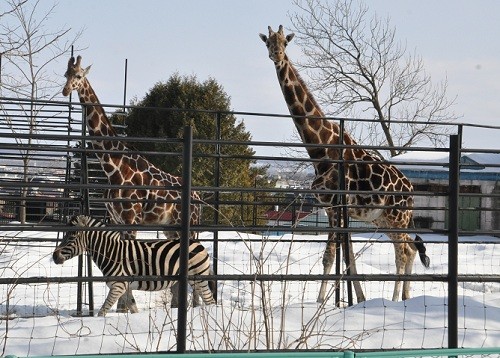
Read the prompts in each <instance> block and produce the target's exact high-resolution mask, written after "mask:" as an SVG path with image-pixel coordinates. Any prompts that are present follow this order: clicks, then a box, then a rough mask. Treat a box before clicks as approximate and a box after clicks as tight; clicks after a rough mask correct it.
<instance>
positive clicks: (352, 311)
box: [0, 231, 500, 356]
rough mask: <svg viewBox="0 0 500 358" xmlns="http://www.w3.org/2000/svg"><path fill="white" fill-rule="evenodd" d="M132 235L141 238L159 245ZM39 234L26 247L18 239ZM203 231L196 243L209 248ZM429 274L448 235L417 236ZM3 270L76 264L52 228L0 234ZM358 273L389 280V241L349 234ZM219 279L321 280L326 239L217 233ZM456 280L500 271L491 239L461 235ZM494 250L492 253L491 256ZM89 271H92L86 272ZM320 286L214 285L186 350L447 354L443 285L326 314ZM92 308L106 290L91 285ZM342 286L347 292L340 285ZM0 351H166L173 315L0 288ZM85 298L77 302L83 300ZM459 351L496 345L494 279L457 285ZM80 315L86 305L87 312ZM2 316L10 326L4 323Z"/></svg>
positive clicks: (376, 287) (381, 285)
mask: <svg viewBox="0 0 500 358" xmlns="http://www.w3.org/2000/svg"><path fill="white" fill-rule="evenodd" d="M156 235H157V234H156V233H155V232H141V233H139V237H140V238H156ZM28 237H29V238H32V239H36V240H34V241H31V242H30V241H29V240H28V239H27V238H28ZM212 237H213V235H212V233H208V232H207V233H201V234H200V238H201V239H202V240H208V241H204V244H205V246H206V247H207V248H208V250H209V251H210V252H212V249H213V248H212V244H211V242H210V241H209V240H210V239H211V238H212ZM422 237H423V239H424V241H425V242H426V245H427V254H428V255H429V257H430V259H431V267H430V268H429V269H425V268H424V267H423V266H422V265H421V264H420V262H417V261H418V259H417V260H416V262H415V265H414V273H416V274H436V275H444V274H446V273H447V260H448V256H447V246H446V237H443V236H440V235H422ZM0 238H3V239H9V238H10V239H11V241H8V240H5V241H4V244H3V245H2V246H1V248H0V273H1V277H2V278H9V277H47V278H48V277H73V276H76V275H77V262H78V260H77V259H76V258H75V259H72V260H69V261H67V262H65V263H64V264H63V265H56V264H55V263H54V262H53V261H52V252H53V249H54V247H55V242H54V241H44V240H49V239H50V240H54V239H56V238H57V233H55V232H36V231H29V232H28V231H26V232H13V231H12V232H2V233H0ZM353 239H354V240H355V241H356V242H355V246H354V247H355V251H356V252H357V255H358V257H357V261H356V262H357V267H358V272H359V273H362V274H385V273H395V266H394V254H393V248H392V245H391V244H390V242H389V240H388V239H387V237H386V236H384V235H381V234H373V233H372V234H360V235H356V237H354V238H353ZM219 240H220V243H219V253H220V255H219V262H218V267H219V274H257V273H260V274H320V273H321V272H322V264H321V259H322V254H323V250H324V247H325V242H326V236H325V235H292V234H287V235H283V236H265V235H252V234H246V233H239V232H220V233H219ZM460 240H461V243H460V245H459V273H460V274H467V275H482V276H487V275H491V274H498V271H499V268H500V267H499V266H500V250H498V244H499V242H500V241H499V240H498V239H497V238H492V237H485V236H475V237H462V238H460ZM495 249H496V250H495ZM93 272H94V274H95V275H96V276H97V275H98V274H99V271H98V269H97V268H95V267H94V269H93ZM319 284H320V283H319V282H317V281H308V282H305V281H287V282H277V281H275V282H248V281H235V280H231V281H219V282H218V304H217V305H216V306H201V307H196V308H192V307H190V308H189V311H188V329H187V332H188V342H187V349H188V350H193V351H194V350H196V351H199V350H255V349H335V350H340V349H364V350H374V349H393V348H396V349H413V348H417V349H420V348H442V347H447V344H448V343H447V339H448V338H447V326H448V319H447V312H448V305H447V283H445V282H440V281H439V280H434V281H431V282H415V281H413V282H412V290H411V293H412V298H411V299H409V300H406V301H402V302H401V301H400V302H392V301H391V300H390V298H391V297H392V290H393V283H392V282H370V281H368V282H362V287H363V289H364V292H365V295H366V297H367V301H366V302H362V303H358V304H354V305H353V306H351V307H340V308H339V307H335V305H334V304H333V295H332V293H333V282H331V284H330V285H329V288H330V291H329V295H330V296H329V297H330V299H329V300H328V301H327V302H326V303H325V304H324V305H320V304H318V303H316V296H317V293H318V290H319ZM93 287H94V301H95V308H96V312H97V310H98V309H99V308H100V306H101V305H102V303H103V302H104V298H105V295H106V293H107V287H106V286H105V284H104V283H102V282H97V283H94V285H93ZM343 288H344V287H343ZM0 294H1V296H0V297H1V301H0V318H1V319H0V349H1V355H18V356H40V355H44V356H46V355H75V354H108V353H130V352H158V351H172V350H173V351H175V349H176V335H175V332H176V329H177V309H176V308H170V306H169V304H168V297H166V296H167V295H166V293H165V292H142V291H134V296H135V298H136V301H137V304H138V307H139V313H137V314H123V313H116V312H115V311H114V309H115V308H116V307H114V308H113V309H112V310H111V312H110V313H108V315H107V316H106V317H104V318H102V317H88V316H84V317H78V316H75V308H76V284H74V283H65V284H57V283H48V282H47V283H43V284H18V285H6V284H3V285H0ZM85 302H86V299H85ZM458 307H459V320H458V322H459V332H458V334H459V346H460V347H495V346H498V342H500V320H499V319H498V317H500V283H499V282H494V283H492V282H464V283H461V284H460V287H459V302H458ZM85 310H88V306H87V305H85ZM7 318H8V319H7Z"/></svg>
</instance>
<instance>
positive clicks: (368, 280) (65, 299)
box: [0, 98, 500, 356]
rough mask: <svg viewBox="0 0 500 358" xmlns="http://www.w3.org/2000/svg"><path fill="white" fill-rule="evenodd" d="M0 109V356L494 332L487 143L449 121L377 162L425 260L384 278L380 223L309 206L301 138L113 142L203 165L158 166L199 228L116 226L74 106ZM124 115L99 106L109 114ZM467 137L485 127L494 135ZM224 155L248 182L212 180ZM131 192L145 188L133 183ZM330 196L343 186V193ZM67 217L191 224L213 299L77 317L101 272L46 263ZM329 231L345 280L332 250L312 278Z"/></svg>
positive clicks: (498, 214)
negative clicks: (443, 133) (469, 144)
mask: <svg viewBox="0 0 500 358" xmlns="http://www.w3.org/2000/svg"><path fill="white" fill-rule="evenodd" d="M0 108H2V112H1V114H0V137H2V140H1V141H0V143H1V144H0V219H1V224H0V232H1V233H0V240H1V246H0V272H1V277H0V300H1V301H0V304H1V305H0V347H1V352H2V355H5V354H16V355H19V356H35V355H66V354H71V355H75V354H106V353H130V352H170V351H176V350H177V349H178V347H179V345H180V344H184V345H185V346H186V350H187V351H193V352H198V351H211V352H218V351H225V352H226V351H229V352H235V351H237V352H241V351H259V350H272V351H290V350H311V351H325V350H339V351H340V350H346V349H349V350H354V351H356V350H360V351H361V350H388V349H427V348H445V347H448V346H449V345H450V344H453V341H455V342H456V345H457V347H494V346H497V345H498V342H499V341H500V323H499V322H498V319H496V317H499V316H500V303H499V302H500V275H499V274H498V272H499V269H500V251H499V243H500V239H499V237H500V150H486V149H481V148H467V149H466V150H465V149H462V148H461V147H460V143H461V141H460V139H461V136H467V133H468V130H469V129H470V126H468V125H457V124H455V125H450V131H451V132H452V133H453V135H452V136H451V137H450V143H449V145H448V146H447V147H446V148H435V147H433V146H430V145H429V146H421V147H418V148H411V149H409V152H408V154H407V155H405V156H403V157H402V158H398V159H397V160H396V159H395V160H388V161H387V162H388V163H391V164H394V165H396V166H397V167H398V168H400V170H401V171H402V172H403V173H404V174H405V175H406V176H407V177H408V178H409V179H410V181H412V183H413V185H414V190H415V191H414V199H415V200H414V208H413V210H414V221H415V225H414V227H411V228H409V229H407V230H405V231H407V232H408V233H409V234H410V235H411V236H412V237H415V235H416V234H418V235H419V236H421V237H422V239H423V242H424V244H425V247H426V250H427V251H426V254H427V255H428V256H429V258H430V261H431V265H430V267H429V268H428V269H426V268H424V266H423V265H421V264H420V261H419V260H418V259H417V260H415V263H414V265H413V273H412V274H411V275H402V276H400V275H395V263H394V249H393V244H392V243H391V241H390V240H389V238H388V237H387V233H390V232H393V231H395V229H394V228H387V229H381V228H376V227H374V226H372V225H369V224H365V223H361V222H357V221H355V220H345V221H344V223H343V225H342V226H339V227H333V228H332V227H329V226H328V223H327V220H326V215H325V207H324V206H322V205H319V204H318V203H317V202H316V201H315V200H314V195H315V194H317V191H315V190H312V189H311V182H312V180H313V178H314V173H313V172H312V170H311V160H310V159H309V158H308V157H307V154H306V153H305V151H304V150H303V149H302V148H303V144H302V143H296V142H294V143H283V142H262V141H259V140H258V138H257V139H254V140H253V141H251V142H235V141H227V140H224V138H222V136H221V133H218V132H217V131H216V132H214V133H213V136H212V137H211V138H197V137H196V136H194V138H191V137H190V136H188V135H187V136H184V138H139V137H130V136H128V137H125V136H120V137H119V139H120V140H123V141H126V142H130V143H133V142H151V143H155V142H158V143H159V142H161V143H168V144H170V145H171V147H170V148H174V149H171V150H169V151H168V152H156V151H150V152H147V153H144V152H141V155H142V154H144V155H146V154H147V155H148V158H150V160H151V161H153V162H154V161H155V157H158V158H159V157H169V156H171V157H175V158H184V159H185V153H186V148H191V149H192V158H191V159H192V165H193V166H196V165H197V163H198V164H199V163H203V165H204V169H205V170H206V172H207V173H208V172H210V173H214V175H213V181H212V182H211V183H210V184H209V185H206V184H203V185H201V184H200V183H196V182H193V181H192V178H191V177H190V174H191V170H190V168H189V167H187V165H188V164H189V161H185V160H184V161H183V163H185V164H186V165H183V166H182V167H181V168H180V170H179V171H178V172H175V173H173V174H175V175H178V176H181V177H183V178H187V180H188V181H191V189H192V190H194V191H196V192H198V194H199V202H197V203H195V204H198V205H200V207H201V213H202V214H201V221H200V222H199V223H197V224H195V225H176V226H172V225H166V224H164V225H159V224H154V225H132V226H131V225H120V224H116V223H112V222H110V218H109V215H108V213H107V210H106V208H105V203H106V202H107V201H109V200H115V201H120V200H127V198H113V199H109V198H106V197H105V196H104V194H105V192H106V190H107V189H113V188H116V186H113V185H112V184H109V183H108V181H107V180H106V177H105V175H104V174H103V173H102V171H101V170H100V165H99V164H98V162H97V159H96V157H95V150H94V149H91V147H90V146H89V145H88V143H89V141H90V140H91V139H92V138H91V137H89V136H88V135H87V134H86V132H85V126H84V124H83V123H82V113H81V111H80V109H79V108H80V104H79V103H73V104H68V103H61V102H43V101H39V102H34V103H30V102H28V101H19V100H13V99H7V98H2V99H1V101H0ZM28 109H29V111H28ZM128 110H129V108H123V107H122V106H121V107H112V106H110V107H109V108H107V112H108V113H116V114H117V116H125V115H126V113H127V111H128ZM139 110H140V109H139ZM149 110H151V109H149ZM154 110H155V111H172V110H171V109H159V108H157V109H154ZM205 115H207V116H210V117H212V118H213V121H214V122H215V123H217V122H218V121H224V118H225V116H228V115H236V116H244V118H245V121H262V120H266V121H287V120H290V118H288V117H287V116H277V115H264V114H252V113H244V114H243V113H237V112H235V113H217V112H213V113H212V112H206V113H205ZM331 120H337V119H331ZM343 121H345V122H346V123H345V124H346V126H348V125H349V121H348V120H343ZM358 121H359V120H358ZM195 125H196V123H195ZM214 127H215V128H220V126H217V125H215V126H214ZM120 128H121V126H119V125H118V124H115V129H117V130H118V131H119V130H120ZM474 129H475V130H479V131H480V130H481V129H480V128H479V129H478V128H474ZM483 130H484V131H490V132H491V131H496V132H498V134H500V128H487V129H486V128H485V129H483ZM186 133H190V132H189V130H187V131H186ZM238 145H239V146H241V145H248V146H252V147H259V148H262V147H264V148H268V149H269V152H270V153H273V154H272V155H267V156H234V155H233V156H232V155H231V150H230V149H231V147H233V146H238ZM131 147H132V146H131ZM366 149H367V150H383V149H384V148H377V147H368V148H366ZM131 150H132V151H134V150H135V149H131ZM443 158H445V160H443ZM201 159H203V161H201ZM235 160H240V161H246V162H247V163H251V165H252V166H266V165H268V166H269V167H268V168H267V170H266V174H265V175H262V174H259V175H256V176H255V177H254V178H251V179H252V180H250V181H248V182H249V183H251V184H250V185H241V184H239V183H236V184H228V183H227V181H224V177H223V176H222V177H220V176H218V175H216V173H225V172H226V171H227V170H231V168H232V167H234V163H235ZM193 169H194V168H193ZM185 183H186V181H185V182H184V185H185ZM184 185H183V187H182V188H177V189H178V190H181V189H183V188H184ZM143 189H144V190H148V189H150V187H148V185H147V184H144V185H143ZM336 193H337V194H339V196H340V197H342V195H349V194H352V193H350V192H349V191H348V190H346V189H345V188H339V189H338V190H337V191H336ZM385 194H388V193H385ZM389 194H390V193H389ZM185 198H186V196H184V197H183V199H185ZM188 198H189V196H188ZM188 203H189V200H188ZM190 204H193V203H190ZM187 206H188V207H189V204H188V205H187ZM184 207H186V206H184ZM339 208H340V209H341V208H342V205H341V204H339ZM23 213H24V214H23ZM81 213H84V214H90V215H91V216H92V217H95V218H97V219H99V220H103V221H106V222H107V226H106V227H105V228H104V229H107V228H109V229H110V230H120V231H129V230H137V232H138V234H137V237H138V238H140V239H157V238H160V239H162V238H164V234H163V232H165V231H166V232H168V231H179V232H183V231H187V230H189V231H191V232H194V233H196V234H197V235H198V239H199V240H200V241H201V242H202V243H203V245H204V246H205V247H206V248H207V250H208V251H209V254H210V256H211V259H212V269H213V271H214V275H212V278H213V279H215V280H216V281H217V305H214V306H205V305H202V306H200V307H189V308H188V310H187V311H186V312H185V315H184V316H182V314H180V313H181V312H180V311H181V310H180V309H178V308H175V307H171V306H170V300H171V298H170V296H169V293H168V292H164V291H159V292H148V291H144V292H139V291H134V297H135V300H136V303H137V307H138V309H139V313H137V314H130V313H117V312H116V311H115V309H116V306H115V307H114V308H112V309H111V310H110V311H109V313H108V315H107V316H106V318H101V317H93V316H95V315H96V314H97V310H98V308H99V307H100V305H101V304H102V302H104V299H105V297H106V294H107V288H106V285H105V282H106V281H108V280H110V278H109V277H103V276H102V275H101V273H100V271H99V270H98V269H97V267H96V266H95V265H94V264H93V263H92V261H91V260H90V259H88V258H84V259H82V260H80V261H78V260H77V259H73V260H72V261H71V262H70V261H68V262H66V263H65V264H64V265H62V266H58V265H56V264H55V263H54V262H53V261H52V259H51V258H52V253H53V251H54V249H55V247H56V245H57V244H58V243H60V241H61V239H62V237H63V235H64V233H65V232H67V231H68V230H70V229H71V227H69V226H68V225H67V224H66V223H67V219H68V218H69V217H71V216H73V215H75V214H81ZM23 215H24V217H23ZM396 231H397V230H396ZM331 232H335V233H337V234H338V235H339V240H343V239H345V237H346V235H345V234H350V235H351V240H352V242H353V251H354V257H355V260H356V264H357V271H358V272H357V274H356V275H355V274H352V273H350V272H349V267H346V265H345V262H344V261H343V260H342V259H341V254H342V252H341V250H338V253H337V258H336V261H335V262H336V267H335V268H334V271H333V272H332V273H331V274H330V275H327V276H325V275H323V273H322V256H323V252H324V250H325V245H326V242H327V240H328V233H331ZM338 247H340V245H338ZM113 279H120V278H116V277H115V278H113ZM121 279H123V277H121ZM150 279H152V280H154V279H155V278H154V277H151V278H150ZM156 279H157V278H156ZM171 279H173V280H176V279H179V277H172V278H171ZM323 279H328V290H327V299H326V301H325V302H323V303H317V302H316V300H317V297H318V291H319V289H320V284H321V281H322V280H323ZM396 280H403V281H407V280H409V281H411V290H410V294H411V298H410V299H408V300H405V301H399V302H393V301H391V298H392V291H393V286H394V282H395V281H396ZM353 281H360V282H361V287H362V289H363V291H364V294H365V296H366V301H364V302H359V303H358V302H356V300H355V298H354V297H353V291H352V289H351V285H352V282H353ZM336 282H338V284H336ZM179 323H180V324H181V325H182V324H183V325H184V328H185V332H186V334H185V335H182V334H181V332H180V331H179V330H178V327H179ZM20 341H22V342H23V348H22V349H20V348H19V347H20V345H19V344H18V342H20ZM180 342H181V343H180ZM450 342H451V343H450Z"/></svg>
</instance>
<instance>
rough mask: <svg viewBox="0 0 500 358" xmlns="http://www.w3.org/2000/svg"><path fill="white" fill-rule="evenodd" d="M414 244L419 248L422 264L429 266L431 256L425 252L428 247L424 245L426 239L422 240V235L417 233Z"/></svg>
mask: <svg viewBox="0 0 500 358" xmlns="http://www.w3.org/2000/svg"><path fill="white" fill-rule="evenodd" d="M414 244H415V247H416V248H417V250H418V255H419V256H420V261H422V264H423V265H424V266H425V267H427V268H428V267H429V266H430V264H431V259H430V258H429V256H427V255H426V254H425V251H426V248H425V245H424V240H422V238H421V237H420V236H418V235H416V237H415V241H414Z"/></svg>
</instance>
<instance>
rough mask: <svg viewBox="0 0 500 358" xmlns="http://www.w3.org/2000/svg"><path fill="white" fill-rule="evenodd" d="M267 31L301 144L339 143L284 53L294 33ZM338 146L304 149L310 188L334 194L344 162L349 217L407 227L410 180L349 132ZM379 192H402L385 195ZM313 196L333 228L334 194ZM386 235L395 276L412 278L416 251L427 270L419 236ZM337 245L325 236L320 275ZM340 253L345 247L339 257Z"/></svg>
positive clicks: (396, 290) (326, 270) (330, 263)
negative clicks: (309, 168)
mask: <svg viewBox="0 0 500 358" xmlns="http://www.w3.org/2000/svg"><path fill="white" fill-rule="evenodd" d="M268 30H269V35H268V36H266V35H263V34H260V38H261V39H262V40H263V41H264V42H265V43H266V46H267V48H268V51H269V57H270V59H271V60H272V61H273V62H274V65H275V67H276V72H277V75H278V81H279V84H280V87H281V90H282V92H283V96H284V97H285V101H286V104H287V106H288V109H289V111H290V114H291V115H293V116H294V117H293V121H294V123H295V126H296V128H297V130H298V132H299V134H300V137H301V139H302V141H303V142H304V143H306V144H318V145H323V144H340V143H341V142H340V135H341V133H340V127H339V125H338V124H337V123H335V122H333V121H331V120H327V119H324V117H325V115H324V113H323V111H322V110H321V108H320V107H319V105H318V104H317V102H316V101H315V99H314V97H313V96H312V94H311V93H310V92H309V90H308V88H307V86H306V84H305V82H304V81H303V80H302V78H301V77H300V76H299V73H298V72H297V70H296V69H295V67H294V66H293V65H292V63H291V62H290V61H289V59H288V56H287V55H286V53H285V48H286V46H287V45H288V43H289V42H290V41H291V40H292V38H293V37H294V34H293V33H292V34H289V35H286V36H285V34H284V32H283V26H281V25H280V27H279V30H278V31H277V32H274V31H273V30H272V29H271V27H270V26H269V27H268ZM342 143H343V144H345V145H347V146H354V147H347V148H345V149H343V150H342V151H341V150H339V149H338V148H326V147H321V146H318V147H315V146H308V147H307V152H308V154H309V156H310V157H311V158H312V159H316V160H318V161H314V163H313V165H314V170H315V174H316V177H315V179H314V181H313V184H312V188H313V189H316V190H338V189H339V164H338V163H336V162H334V161H335V160H337V161H338V160H340V159H343V160H345V163H344V164H343V166H344V175H345V183H346V190H347V191H348V192H351V193H348V194H346V203H347V207H348V213H349V216H350V217H351V218H354V219H357V220H361V221H365V222H369V223H373V224H375V225H376V226H377V227H380V228H397V229H406V228H408V227H409V225H410V224H411V223H412V222H413V220H412V215H413V214H412V207H413V196H412V195H411V192H412V191H413V187H412V185H411V183H410V181H409V180H408V179H407V178H406V177H405V176H404V175H403V173H401V172H400V171H399V170H398V169H397V168H396V167H395V166H393V165H390V164H386V163H383V162H381V161H380V159H379V158H378V157H377V156H375V155H373V154H371V153H370V152H368V151H366V150H365V149H363V148H361V147H360V146H358V145H357V143H356V141H355V140H354V139H353V138H352V137H351V136H350V135H349V134H348V133H343V138H342ZM341 153H342V154H341ZM352 191H364V192H366V191H373V192H375V193H374V194H356V193H352ZM383 192H397V193H401V194H393V195H390V194H386V195H384V194H383ZM316 196H317V199H318V201H319V202H320V203H322V204H326V205H328V208H327V209H326V212H327V215H328V220H329V225H330V227H337V226H338V224H339V222H340V221H341V218H340V217H338V211H337V210H336V209H334V208H333V207H334V205H336V203H338V197H337V195H334V194H326V193H325V194H321V193H318V194H317V195H316ZM387 235H388V236H389V238H390V239H391V240H392V242H393V244H394V250H395V256H396V273H397V274H398V275H403V274H406V275H409V274H411V272H412V268H413V261H414V259H415V255H416V253H417V251H418V252H419V255H420V259H421V261H422V263H423V264H424V265H425V266H426V267H428V266H429V261H430V260H429V257H428V256H427V255H426V254H425V246H424V244H423V242H422V240H421V239H420V238H419V237H418V236H417V238H416V239H415V240H413V239H412V238H411V237H410V235H409V234H407V233H394V232H391V233H388V234H387ZM349 243H350V240H349ZM336 245H337V238H336V233H330V234H329V235H328V241H327V244H326V250H325V253H324V255H323V273H324V274H325V275H326V274H329V273H330V271H331V268H332V266H333V263H334V260H335V249H336ZM345 251H346V250H345V248H344V253H345ZM349 253H350V255H349V256H350V257H349V259H350V260H349V262H350V266H351V267H350V268H351V273H352V274H356V265H355V260H354V254H353V251H352V245H351V244H350V249H349ZM326 285H327V282H326V281H323V282H322V283H321V288H320V292H319V296H318V302H324V300H325V296H326ZM354 288H355V292H356V296H357V300H358V302H361V301H364V300H365V296H364V294H363V290H362V289H361V285H360V284H359V281H355V282H354ZM400 290H401V281H396V282H395V284H394V292H393V295H392V300H393V301H397V300H398V299H399V295H400ZM408 298H410V282H409V281H404V284H403V292H402V299H403V300H405V299H408Z"/></svg>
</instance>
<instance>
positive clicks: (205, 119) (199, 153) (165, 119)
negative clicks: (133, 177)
mask: <svg viewBox="0 0 500 358" xmlns="http://www.w3.org/2000/svg"><path fill="white" fill-rule="evenodd" d="M134 105H135V106H134V107H133V108H132V109H131V110H130V112H129V114H128V115H127V117H126V119H125V122H126V128H127V130H126V131H127V135H128V136H129V137H159V138H165V140H164V141H161V140H160V141H155V142H135V143H133V146H134V147H135V148H136V149H138V150H140V151H141V152H143V153H144V154H145V156H146V157H147V158H148V160H150V161H151V162H152V163H154V164H155V165H157V166H158V167H159V168H161V169H162V170H164V171H166V172H168V173H171V174H174V175H181V173H182V156H181V155H180V153H181V152H182V144H181V143H179V142H177V143H175V142H173V141H172V139H173V138H182V135H183V128H184V126H185V125H191V126H192V128H193V138H194V139H195V141H196V140H214V139H216V123H217V121H216V118H217V115H219V116H220V133H221V139H222V140H225V141H240V142H248V141H250V140H251V135H250V133H249V132H247V131H246V129H245V125H244V124H243V122H238V121H237V119H236V117H235V116H234V115H233V114H231V113H229V112H230V98H229V96H228V95H227V94H226V93H225V92H224V90H223V88H222V86H221V85H219V84H218V83H217V82H216V81H215V80H214V79H208V80H206V81H204V82H199V81H198V80H197V78H196V76H180V75H179V74H174V75H173V76H172V77H170V79H169V80H168V81H167V82H158V83H156V84H155V85H154V86H153V88H152V89H151V90H150V91H149V92H148V93H147V94H146V95H145V97H144V98H143V99H142V100H140V101H137V102H136V103H134ZM114 117H115V118H116V119H117V116H114ZM219 148H220V149H219V151H220V156H219V173H220V182H219V183H218V186H219V187H221V188H224V187H225V188H252V187H254V186H256V184H257V181H258V184H259V185H260V184H262V183H264V185H266V183H267V180H263V179H262V178H263V177H265V176H266V173H267V168H266V167H256V166H255V160H254V159H251V158H252V156H253V155H254V154H255V152H254V151H253V150H252V148H250V147H249V146H248V145H247V144H239V145H220V147H219ZM216 151H217V147H216V144H214V143H209V144H206V143H195V144H194V145H193V166H192V167H193V168H192V185H193V186H204V187H213V186H216V185H217V183H216V182H215V181H216V179H215V170H216V169H215V168H216V156H215V155H216V154H217V152H216ZM158 153H161V155H159V154H158ZM268 185H269V184H268ZM201 194H202V198H204V199H205V200H206V201H207V202H210V203H213V198H214V197H215V195H214V192H205V193H201ZM254 199H255V194H252V193H248V192H246V193H245V192H234V191H231V190H226V191H225V192H221V193H220V201H221V202H223V203H225V204H223V205H221V206H220V210H221V213H222V215H220V217H221V220H220V221H221V222H225V223H226V224H229V223H232V224H235V225H241V224H245V225H249V224H252V223H255V208H252V206H249V205H248V204H249V203H251V202H253V200H254ZM243 203H246V205H244V204H243ZM252 205H253V204H252ZM249 207H250V208H251V209H249ZM205 208H206V206H205ZM265 209H266V208H264V207H259V208H258V209H257V212H258V217H261V216H262V212H263V211H265ZM210 212H212V211H210V210H204V211H203V215H204V218H203V219H204V221H205V222H207V221H208V222H210V220H211V217H212V214H210ZM212 213H213V212H212Z"/></svg>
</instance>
